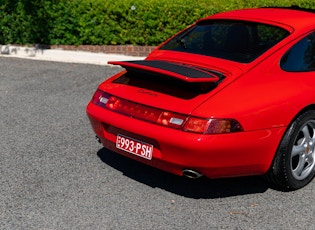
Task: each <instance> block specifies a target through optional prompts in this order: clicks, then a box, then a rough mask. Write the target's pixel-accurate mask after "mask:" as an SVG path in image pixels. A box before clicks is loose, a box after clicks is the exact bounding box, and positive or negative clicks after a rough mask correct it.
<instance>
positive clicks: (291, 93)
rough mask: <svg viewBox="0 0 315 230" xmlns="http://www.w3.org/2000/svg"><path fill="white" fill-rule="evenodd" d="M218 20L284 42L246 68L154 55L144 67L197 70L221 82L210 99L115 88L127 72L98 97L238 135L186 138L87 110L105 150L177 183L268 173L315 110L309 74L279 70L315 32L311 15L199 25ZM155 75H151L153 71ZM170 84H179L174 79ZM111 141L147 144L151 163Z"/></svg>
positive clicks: (274, 13) (260, 13) (258, 14)
mask: <svg viewBox="0 0 315 230" xmlns="http://www.w3.org/2000/svg"><path fill="white" fill-rule="evenodd" d="M217 19H221V20H222V19H225V20H226V19H228V20H246V21H250V22H261V23H265V24H270V25H274V26H278V27H281V28H284V29H286V30H287V31H289V32H290V35H289V36H287V37H286V38H284V39H283V40H281V41H280V42H279V43H278V44H276V45H275V46H273V47H271V48H270V49H268V50H267V51H266V52H264V53H263V54H261V55H260V56H259V57H257V58H256V59H255V60H253V61H252V62H249V63H240V62H235V61H231V60H225V59H221V58H216V57H211V56H205V55H199V54H191V53H184V52H177V51H170V50H160V49H159V48H157V49H156V50H155V51H153V52H152V53H151V54H150V55H149V56H148V57H147V59H146V60H147V61H152V60H158V61H166V62H170V63H176V64H185V65H191V66H197V67H198V68H206V69H211V70H213V71H217V72H219V73H221V74H222V75H224V76H225V78H224V79H223V80H222V81H221V82H220V84H219V85H218V86H217V87H215V88H214V89H212V90H211V91H209V92H206V93H200V94H198V95H196V96H195V97H192V98H189V99H187V98H181V97H176V96H174V95H172V94H167V93H161V92H160V91H154V90H152V89H147V88H145V87H141V86H139V85H132V86H130V85H128V84H117V83H116V82H115V81H116V80H117V79H119V78H120V77H121V76H123V75H124V74H126V71H122V72H121V73H118V74H117V75H115V76H113V77H111V78H110V79H108V80H106V81H104V82H103V83H101V84H100V85H99V87H98V89H99V90H102V91H104V92H106V93H108V94H110V95H115V96H119V97H121V98H124V99H127V100H129V101H132V102H136V103H139V104H143V105H149V106H151V107H154V108H159V109H163V110H166V111H170V112H175V113H180V114H185V115H186V116H187V117H198V118H206V119H215V118H216V119H235V120H236V121H237V122H239V123H240V125H241V126H242V128H243V131H238V132H230V133H224V134H197V133H192V132H185V131H183V130H180V129H173V128H170V127H165V126H161V125H157V124H153V123H149V122H146V121H143V120H140V119H135V118H133V117H131V116H125V115H122V114H119V113H116V112H114V111H111V110H110V109H106V108H102V107H100V106H98V105H96V104H93V103H92V102H90V103H89V104H88V106H87V114H88V117H89V119H90V122H91V125H92V127H93V129H94V132H95V133H96V135H97V136H98V137H99V138H100V140H101V141H102V143H103V145H104V146H105V147H106V148H109V149H111V150H113V151H115V152H117V153H120V154H122V155H124V156H127V157H130V158H132V159H135V160H137V161H140V162H142V163H145V164H148V165H151V166H153V167H157V168H160V169H162V170H165V171H168V172H171V173H174V174H177V175H182V170H183V169H193V170H196V171H198V172H200V173H202V174H204V175H205V176H207V177H209V178H217V177H231V176H244V175H262V174H264V173H266V172H267V170H268V169H269V167H270V165H271V163H272V161H273V159H274V156H275V153H276V151H277V149H278V146H279V143H280V142H281V140H282V138H283V135H284V133H285V131H286V130H287V127H288V126H289V125H290V124H291V123H292V121H294V119H295V117H296V116H298V114H299V113H300V112H301V111H303V110H305V109H306V108H308V107H311V106H314V105H315V90H314V72H303V74H301V73H300V72H288V71H284V70H282V69H281V68H280V64H279V63H280V60H281V58H282V57H283V56H284V55H285V54H286V52H287V51H288V50H289V49H290V48H291V47H292V45H293V44H295V42H296V41H298V40H299V39H300V38H302V37H303V36H305V34H307V33H310V32H312V31H314V30H315V23H314V21H315V14H312V13H307V12H301V11H295V10H288V9H273V8H262V9H248V10H237V11H232V12H226V13H221V14H217V15H213V16H210V17H208V18H205V19H203V20H217ZM116 64H123V63H116ZM133 67H134V66H133ZM145 70H146V71H148V70H150V68H149V69H148V68H147V69H145ZM151 70H152V69H151ZM154 72H158V70H157V69H154ZM160 72H161V73H162V74H164V75H168V74H169V73H168V72H167V71H162V70H161V71H160ZM169 75H170V76H171V75H172V74H169ZM171 77H176V78H179V79H181V76H179V75H178V74H177V75H176V76H175V74H173V76H171ZM301 78H303V80H301ZM118 134H120V135H124V136H127V137H130V138H133V139H135V140H138V141H141V142H145V143H148V144H152V145H153V146H154V150H153V156H152V159H151V160H147V159H144V158H141V157H138V156H135V155H132V154H130V153H128V152H126V151H122V150H121V149H117V148H116V146H115V142H116V138H117V135H118Z"/></svg>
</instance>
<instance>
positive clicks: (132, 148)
mask: <svg viewBox="0 0 315 230" xmlns="http://www.w3.org/2000/svg"><path fill="white" fill-rule="evenodd" d="M116 148H118V149H121V150H124V151H126V152H128V153H132V154H134V155H137V156H140V157H143V158H145V159H148V160H151V159H152V152H153V145H150V144H147V143H145V142H142V141H138V140H135V139H132V138H130V137H126V136H123V135H120V134H118V135H117V138H116Z"/></svg>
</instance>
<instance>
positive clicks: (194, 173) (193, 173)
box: [182, 169, 203, 179]
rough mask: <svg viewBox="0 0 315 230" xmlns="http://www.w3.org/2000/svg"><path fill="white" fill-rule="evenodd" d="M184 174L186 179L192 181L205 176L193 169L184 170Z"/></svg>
mask: <svg viewBox="0 0 315 230" xmlns="http://www.w3.org/2000/svg"><path fill="white" fill-rule="evenodd" d="M182 173H183V175H184V176H185V177H187V178H190V179H198V178H200V177H202V176H203V175H202V174H201V173H199V172H197V171H195V170H192V169H184V170H183V171H182Z"/></svg>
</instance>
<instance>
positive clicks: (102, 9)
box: [0, 0, 315, 45]
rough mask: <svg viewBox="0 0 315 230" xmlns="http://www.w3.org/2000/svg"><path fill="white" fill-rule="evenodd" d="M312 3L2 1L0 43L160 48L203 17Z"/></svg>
mask: <svg viewBox="0 0 315 230" xmlns="http://www.w3.org/2000/svg"><path fill="white" fill-rule="evenodd" d="M290 5H299V6H301V7H307V8H314V9H315V3H312V1H309V0H296V1H294V0H293V1H290V0H279V1H274V0H195V1H191V0H173V1H172V0H36V1H35V0H33V1H31V0H0V28H1V30H0V44H38V43H39V44H51V45H61V44H62V45H81V44H90V45H116V44H117V45H124V44H133V45H158V44H159V43H161V42H162V41H164V40H165V39H167V38H168V37H170V36H171V35H173V34H174V33H176V32H178V31H180V30H181V29H183V28H185V27H187V26H188V25H190V24H192V23H193V22H194V21H196V20H197V19H199V18H202V17H205V16H207V15H212V14H214V13H217V12H221V11H226V10H231V9H239V8H249V7H259V6H290Z"/></svg>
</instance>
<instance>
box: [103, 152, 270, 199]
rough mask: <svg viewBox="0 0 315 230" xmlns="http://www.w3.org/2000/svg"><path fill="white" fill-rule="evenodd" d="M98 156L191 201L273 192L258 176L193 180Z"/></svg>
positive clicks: (127, 173) (114, 156)
mask: <svg viewBox="0 0 315 230" xmlns="http://www.w3.org/2000/svg"><path fill="white" fill-rule="evenodd" d="M97 155H98V156H99V158H100V159H101V160H102V161H103V162H104V163H106V164H107V165H109V166H111V167H113V168H114V169H116V170H118V171H120V172H122V173H123V174H124V175H125V176H127V177H129V178H131V179H133V180H136V181H138V182H141V183H143V184H146V185H148V186H150V187H152V188H161V189H164V190H166V191H169V192H172V193H174V194H177V195H181V196H185V197H189V198H195V199H200V198H206V199H215V198H224V197H231V196H239V195H246V194H255V193H263V192H265V191H266V190H267V189H269V188H271V187H270V184H268V183H267V182H265V181H264V180H263V179H262V178H261V177H258V176H252V177H240V178H228V179H212V180H211V179H207V178H204V177H202V178H199V179H196V180H192V179H188V178H186V177H180V176H176V175H173V174H170V173H167V172H164V171H161V170H159V169H155V168H152V167H150V166H147V165H144V164H142V163H139V162H137V161H134V160H131V159H129V158H127V157H124V156H121V155H119V154H117V153H114V152H112V151H110V150H108V149H106V148H102V149H100V150H99V151H98V153H97ZM273 189H274V188H273Z"/></svg>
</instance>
